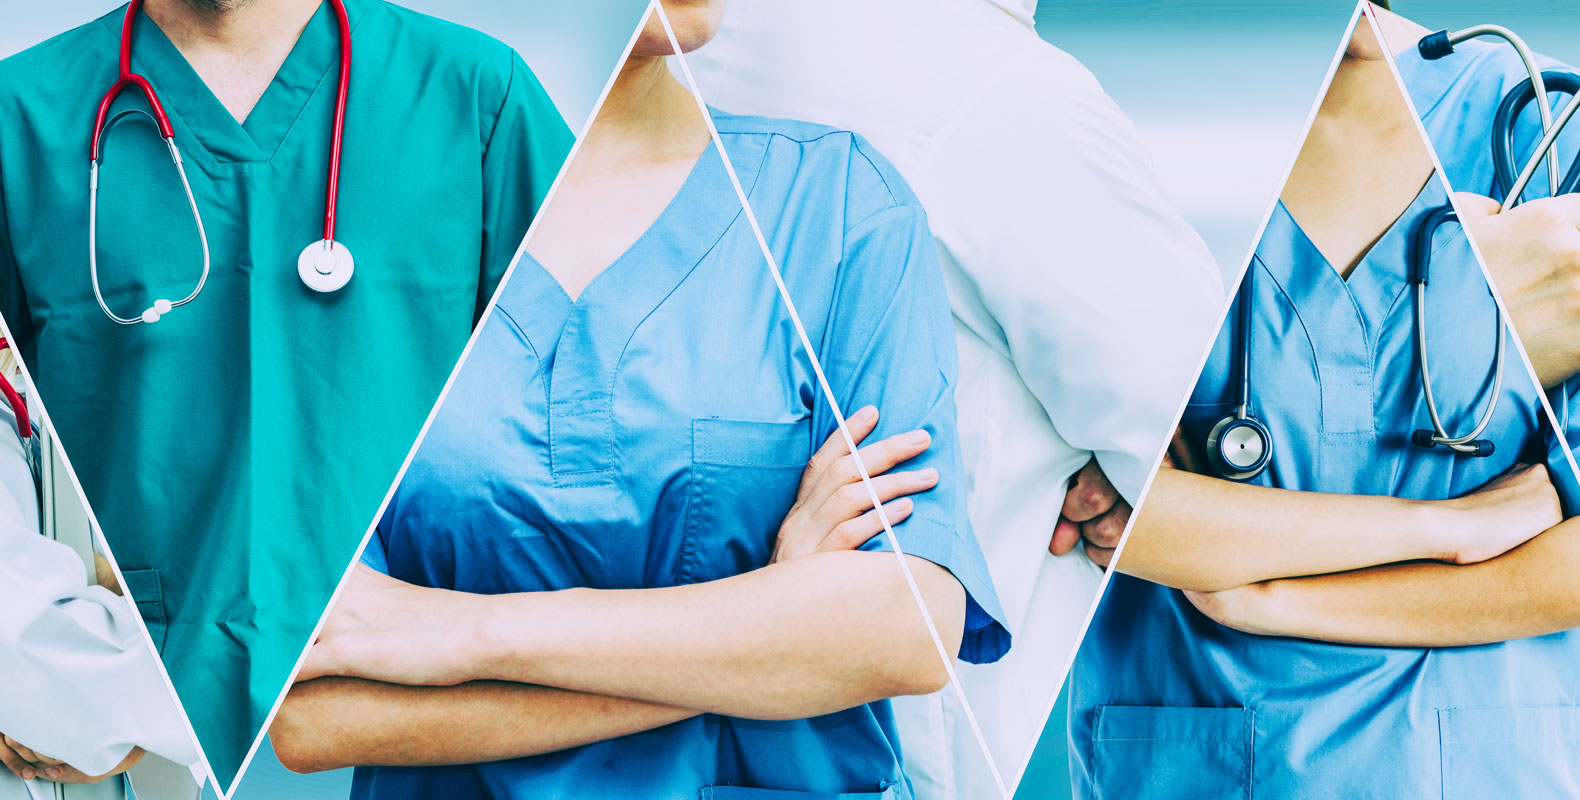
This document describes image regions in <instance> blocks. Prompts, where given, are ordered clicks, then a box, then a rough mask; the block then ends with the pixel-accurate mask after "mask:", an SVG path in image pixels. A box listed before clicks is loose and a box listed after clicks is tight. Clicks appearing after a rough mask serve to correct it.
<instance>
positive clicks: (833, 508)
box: [812, 467, 938, 529]
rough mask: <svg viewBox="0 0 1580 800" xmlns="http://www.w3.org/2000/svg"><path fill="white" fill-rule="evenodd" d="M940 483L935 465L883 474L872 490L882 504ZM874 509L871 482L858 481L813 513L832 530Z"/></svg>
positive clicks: (842, 488) (820, 522) (817, 519)
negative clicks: (868, 490)
mask: <svg viewBox="0 0 1580 800" xmlns="http://www.w3.org/2000/svg"><path fill="white" fill-rule="evenodd" d="M937 485H938V470H936V469H933V468H931V467H928V468H927V469H918V470H910V471H907V472H895V473H892V474H888V475H879V476H877V477H875V478H873V479H872V490H873V492H875V493H876V494H877V495H878V502H880V503H887V502H889V501H890V500H893V499H895V498H897V497H902V496H904V495H909V494H918V493H920V492H925V491H927V490H928V489H931V488H933V487H934V486H937ZM871 509H872V495H871V494H869V493H868V492H867V485H866V484H864V483H862V482H861V481H859V480H858V481H856V482H855V483H847V484H845V485H844V486H841V487H840V488H839V489H838V490H837V491H835V492H834V494H833V495H832V496H830V497H829V498H828V500H827V501H826V502H824V503H823V505H822V506H821V507H819V508H818V510H817V511H816V513H814V514H813V517H812V519H813V521H814V523H816V524H818V525H821V526H823V527H824V528H825V529H828V528H833V527H834V526H836V525H839V524H841V523H843V522H845V521H847V520H850V519H852V518H854V517H856V516H857V515H859V514H861V513H862V512H864V511H869V510H871Z"/></svg>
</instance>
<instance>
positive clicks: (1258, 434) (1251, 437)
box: [1207, 411, 1273, 481]
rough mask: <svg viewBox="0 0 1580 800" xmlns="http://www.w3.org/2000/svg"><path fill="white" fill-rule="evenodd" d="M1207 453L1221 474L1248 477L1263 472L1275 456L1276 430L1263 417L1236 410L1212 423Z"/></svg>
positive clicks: (1241, 479)
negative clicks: (1266, 423) (1269, 427)
mask: <svg viewBox="0 0 1580 800" xmlns="http://www.w3.org/2000/svg"><path fill="white" fill-rule="evenodd" d="M1207 457H1208V458H1209V459H1210V460H1211V461H1212V466H1213V468H1214V469H1216V470H1217V471H1218V474H1219V475H1222V476H1223V477H1225V478H1228V479H1229V480H1231V481H1248V480H1251V479H1252V478H1255V477H1256V476H1258V475H1260V474H1262V471H1263V470H1265V469H1267V464H1268V462H1269V461H1271V460H1272V457H1273V434H1272V432H1271V431H1269V430H1268V429H1267V426H1266V425H1263V424H1262V422H1261V420H1258V419H1257V418H1255V417H1253V416H1250V415H1249V414H1247V413H1244V412H1243V411H1236V412H1235V413H1234V414H1230V415H1229V416H1227V417H1224V418H1223V419H1221V420H1218V424H1217V425H1214V426H1212V431H1211V432H1210V433H1208V434H1207Z"/></svg>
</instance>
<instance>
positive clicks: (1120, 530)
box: [1081, 501, 1130, 550]
mask: <svg viewBox="0 0 1580 800" xmlns="http://www.w3.org/2000/svg"><path fill="white" fill-rule="evenodd" d="M1128 524H1130V504H1129V503H1126V502H1124V501H1120V502H1118V503H1115V504H1114V507H1113V508H1111V509H1109V510H1108V512H1107V513H1105V514H1103V515H1102V516H1100V517H1098V518H1097V519H1094V520H1092V521H1090V522H1087V523H1085V524H1084V525H1082V526H1081V538H1083V539H1085V540H1086V541H1088V542H1091V543H1092V544H1094V545H1097V546H1098V547H1102V548H1106V549H1109V550H1112V549H1114V548H1116V547H1118V546H1119V540H1120V539H1122V538H1124V535H1125V526H1126V525H1128Z"/></svg>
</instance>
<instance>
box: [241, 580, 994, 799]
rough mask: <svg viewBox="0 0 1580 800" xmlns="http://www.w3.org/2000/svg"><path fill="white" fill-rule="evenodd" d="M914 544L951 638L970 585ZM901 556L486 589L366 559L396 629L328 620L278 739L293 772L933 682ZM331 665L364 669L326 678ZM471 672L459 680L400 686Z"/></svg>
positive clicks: (532, 745)
mask: <svg viewBox="0 0 1580 800" xmlns="http://www.w3.org/2000/svg"><path fill="white" fill-rule="evenodd" d="M906 558H908V559H910V564H911V569H912V572H913V574H914V576H915V578H916V581H917V584H918V587H919V588H920V589H921V591H922V594H923V597H924V598H925V600H926V603H927V607H928V609H929V610H930V611H931V612H932V615H933V619H934V623H935V624H936V625H937V627H938V630H939V633H940V635H941V636H942V637H943V639H944V646H945V647H946V648H949V649H950V650H951V652H953V651H954V650H957V649H958V648H959V646H960V639H961V638H962V636H963V628H964V618H965V590H964V589H963V588H961V586H960V583H959V582H958V581H957V580H955V578H954V577H953V576H952V575H950V574H949V573H948V572H947V571H946V570H944V569H943V568H942V567H939V566H937V565H935V564H933V563H931V562H928V561H924V560H922V559H920V558H916V557H914V556H907V557H906ZM893 559H894V555H893V554H892V553H869V552H861V551H854V552H829V553H819V554H816V555H811V556H807V557H804V558H798V559H794V560H791V561H785V562H781V563H778V564H774V565H771V566H769V567H765V568H763V569H761V570H757V571H754V572H750V573H746V574H744V575H738V576H735V577H733V578H726V579H723V580H719V581H714V582H711V583H705V584H694V585H689V586H680V587H670V588H664V589H639V590H628V591H599V590H590V589H577V590H567V591H563V592H535V593H524V594H516V595H493V596H484V595H471V594H466V593H463V592H451V591H446V590H441V589H426V588H420V587H413V586H410V585H407V584H402V583H400V582H399V581H394V580H393V579H390V578H387V577H385V576H382V575H378V574H377V573H372V572H371V571H369V572H368V573H364V574H363V576H364V580H366V579H368V578H371V580H372V581H376V582H377V584H376V585H375V586H372V587H365V588H364V589H363V590H362V591H364V592H366V594H367V597H366V602H367V603H369V604H370V605H371V607H372V608H375V609H377V610H376V611H375V613H378V614H380V615H381V618H382V619H385V620H389V621H390V623H396V624H399V625H400V626H401V629H400V630H398V631H397V630H395V625H394V624H388V623H374V624H373V625H371V626H367V625H364V624H362V623H365V622H367V621H368V620H365V619H364V620H359V622H358V624H357V625H356V627H355V628H354V629H353V630H350V631H347V632H345V634H342V635H337V634H335V633H334V632H331V631H326V633H325V635H324V636H323V637H322V638H321V639H320V641H319V644H318V645H316V646H315V648H314V651H313V656H312V657H311V659H310V662H309V665H308V666H307V667H306V668H305V669H304V671H303V675H302V676H301V678H302V679H303V682H302V683H298V684H297V685H296V686H295V687H293V689H292V690H291V693H290V695H289V696H288V697H287V699H286V702H285V703H284V704H283V705H281V707H280V711H279V714H278V715H277V716H276V718H275V722H274V725H273V726H272V727H271V728H270V736H271V738H272V740H273V742H274V746H275V750H276V752H277V754H278V755H279V758H280V761H281V763H282V764H284V765H285V766H286V767H287V768H288V769H291V770H293V771H296V772H314V771H319V770H326V769H336V768H339V767H345V766H353V765H365V764H379V765H390V766H431V765H440V764H457V763H474V762H479V761H490V760H500V759H506V758H518V757H523V756H531V755H539V754H542V753H548V752H554V751H557V750H562V749H566V748H570V747H576V746H580V745H585V744H590V743H593V742H598V741H604V740H606V739H612V738H615V737H619V736H624V735H628V734H632V733H637V732H640V731H645V730H651V729H654V728H659V727H662V726H664V725H668V724H671V723H674V722H678V721H681V720H683V719H687V718H689V717H691V716H694V715H696V714H698V713H701V712H704V711H707V712H713V713H723V714H729V715H731V716H740V717H753V718H762V719H799V718H803V717H810V716H817V715H820V714H825V713H831V712H834V711H837V710H840V709H844V708H849V707H852V706H856V705H861V704H863V703H868V702H872V701H874V700H878V699H882V698H886V697H893V696H897V695H902V694H926V693H930V692H934V691H938V690H939V689H941V688H943V687H944V686H945V685H946V684H947V682H948V676H947V673H946V672H945V670H944V668H943V664H942V663H941V662H940V660H939V658H938V653H937V651H936V650H935V649H934V648H933V646H932V643H931V640H930V639H929V637H928V636H927V635H926V633H925V631H924V630H923V628H922V625H921V620H920V619H919V618H918V616H917V614H918V611H917V608H916V603H915V601H914V599H913V598H912V596H911V594H910V590H909V588H908V587H907V586H906V584H905V582H904V578H903V576H902V575H901V574H900V571H899V570H898V569H896V566H897V565H896V564H895V563H894V561H893ZM359 569H360V568H359ZM350 594H352V592H350V591H348V595H350ZM341 603H342V604H343V603H345V600H344V599H343V600H342V601H341ZM340 608H341V607H340V606H337V614H338V613H339V612H340ZM349 613H355V612H349ZM341 618H342V619H344V617H341ZM523 620H540V621H542V622H541V623H539V622H534V623H531V624H523ZM721 631H742V632H744V633H743V634H741V635H736V636H723V635H720V632H721ZM436 660H441V661H443V662H444V663H443V664H441V665H438V666H437V669H436V668H435V667H436V665H435V664H434V662H435V661H436ZM359 666H365V667H372V669H357V667H359ZM337 672H365V673H369V674H367V675H363V676H360V677H317V676H319V675H331V676H332V675H334V674H335V673H337ZM466 673H475V674H474V675H472V676H471V677H468V678H465V679H464V680H465V681H466V682H464V683H461V684H460V685H454V686H448V685H446V686H409V685H397V684H400V683H403V682H418V681H419V679H422V680H435V681H439V682H444V683H449V682H453V681H455V680H457V678H456V676H457V675H461V674H466ZM704 674H705V675H707V676H708V680H706V681H699V680H698V679H697V676H699V675H704ZM488 678H496V680H488ZM498 678H503V679H504V680H497V679H498ZM556 681H558V682H561V683H565V684H568V685H569V687H568V688H554V687H553V686H552V684H554V683H555V682H556Z"/></svg>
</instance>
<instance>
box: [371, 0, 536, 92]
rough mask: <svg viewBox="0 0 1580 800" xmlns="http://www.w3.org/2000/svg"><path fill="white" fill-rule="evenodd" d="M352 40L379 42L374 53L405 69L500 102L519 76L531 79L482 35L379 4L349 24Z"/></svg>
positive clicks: (504, 48)
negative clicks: (453, 82) (413, 68)
mask: <svg viewBox="0 0 1580 800" xmlns="http://www.w3.org/2000/svg"><path fill="white" fill-rule="evenodd" d="M353 25H354V26H355V28H354V30H353V33H352V35H353V37H356V38H360V39H366V40H368V41H376V42H382V43H383V44H380V45H378V48H379V49H380V50H381V51H383V52H387V53H388V57H389V58H391V59H398V60H399V61H401V62H403V63H402V65H401V66H403V67H404V68H407V69H409V68H410V67H411V66H416V67H417V68H419V69H421V70H422V71H423V73H424V74H426V75H429V76H432V77H441V76H442V77H444V78H445V79H447V80H456V79H459V80H460V81H462V82H463V85H467V86H471V87H474V88H475V89H476V90H477V91H478V93H479V94H480V95H482V96H484V97H490V98H493V99H494V100H495V105H497V104H498V103H499V102H502V101H503V98H504V95H505V93H506V92H508V91H509V89H510V87H511V85H512V84H513V83H514V82H516V81H518V80H521V78H522V76H523V75H524V76H525V77H526V78H529V79H531V80H532V81H533V82H534V83H535V82H536V78H535V77H533V76H532V72H531V70H530V69H528V68H527V66H526V64H525V62H523V61H522V59H521V56H520V55H518V54H517V53H516V51H515V50H514V49H513V48H511V47H510V46H509V45H507V44H505V43H504V42H502V41H500V40H498V39H495V38H494V37H492V36H489V35H488V34H486V33H483V32H482V31H479V30H476V29H473V28H468V27H466V26H465V25H459V24H456V23H454V22H449V21H447V20H442V19H439V18H437V17H433V16H429V15H427V14H423V13H420V12H417V11H413V10H411V9H409V8H404V7H402V6H398V5H395V4H393V3H386V2H382V0H379V1H378V2H374V3H371V4H370V5H369V6H368V7H367V9H366V10H365V11H364V13H363V16H362V19H360V20H354V21H353Z"/></svg>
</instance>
